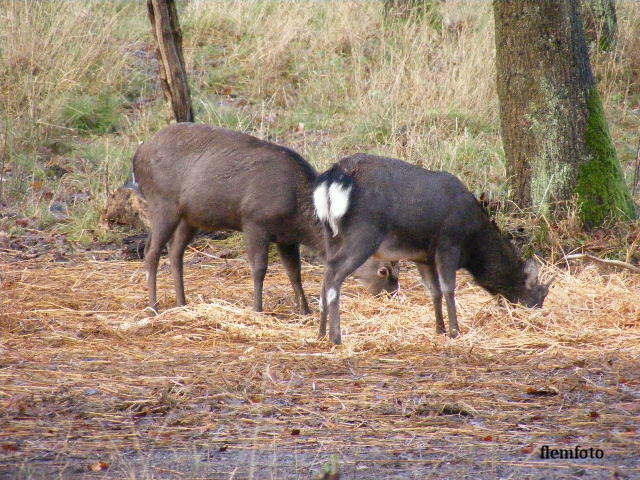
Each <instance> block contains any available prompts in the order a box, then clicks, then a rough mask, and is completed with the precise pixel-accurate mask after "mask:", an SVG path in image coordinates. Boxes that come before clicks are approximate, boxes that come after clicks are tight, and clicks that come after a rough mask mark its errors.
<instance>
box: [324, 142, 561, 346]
mask: <svg viewBox="0 0 640 480" xmlns="http://www.w3.org/2000/svg"><path fill="white" fill-rule="evenodd" d="M313 196H314V205H315V209H316V214H317V216H318V218H319V219H320V220H321V221H322V222H323V223H324V225H325V238H326V242H327V247H326V252H327V254H326V270H325V274H324V282H323V286H322V293H321V302H320V304H321V305H322V310H321V316H320V336H321V337H324V336H325V335H326V325H327V317H328V318H329V320H330V326H329V338H330V340H331V341H332V342H333V343H335V344H339V343H340V342H341V335H340V309H339V301H340V287H341V285H342V282H343V280H344V279H345V278H346V276H347V275H349V274H351V272H353V271H354V270H355V269H356V268H358V267H359V266H360V265H361V264H362V263H363V262H364V261H365V260H366V259H367V258H369V257H371V256H372V255H373V258H377V259H381V260H387V261H397V260H409V261H412V262H414V263H415V264H416V266H417V267H418V271H419V272H420V276H421V277H422V281H423V283H424V285H425V286H426V287H427V289H428V290H429V291H430V293H431V298H432V299H433V304H434V308H435V317H436V332H437V333H445V332H446V330H445V325H444V321H443V317H442V297H443V296H444V298H445V301H446V304H447V313H448V316H449V336H451V337H452V338H453V337H456V336H458V335H459V328H458V320H457V317H456V305H455V299H454V290H455V285H456V271H457V270H458V269H459V268H465V269H466V270H468V271H469V272H470V273H471V275H472V276H473V278H474V279H475V281H476V282H477V283H478V284H479V285H480V286H482V287H483V288H484V289H485V290H487V291H488V292H490V293H492V294H501V295H504V296H505V297H506V298H507V299H508V300H509V301H511V302H518V303H521V304H523V305H526V306H528V307H541V306H542V302H543V301H544V298H545V297H546V295H547V293H548V291H549V285H548V284H547V285H541V284H540V283H538V267H537V266H536V263H535V261H534V260H533V259H529V260H527V261H526V262H523V261H522V260H521V259H520V258H519V256H518V254H517V253H516V250H515V248H514V247H513V246H512V245H511V243H510V242H509V240H507V239H506V238H505V237H504V236H503V235H502V234H501V233H500V231H499V230H498V227H497V226H496V225H495V223H494V222H492V221H491V220H489V218H488V216H487V214H486V212H485V211H484V209H483V208H482V207H481V206H480V205H479V203H478V201H477V200H476V198H475V197H474V196H473V194H471V193H470V192H469V190H467V188H466V187H465V186H464V185H463V184H462V182H461V181H460V180H459V179H458V178H456V177H455V176H453V175H451V174H449V173H446V172H433V171H429V170H425V169H423V168H420V167H418V166H415V165H411V164H408V163H405V162H402V161H400V160H394V159H390V158H383V157H376V156H373V155H365V154H357V155H353V156H351V157H348V158H345V159H343V160H341V161H340V162H338V163H337V164H335V165H334V166H333V167H332V168H331V169H329V170H328V171H327V172H325V173H323V174H322V175H320V177H318V180H317V181H316V187H315V189H314V192H313Z"/></svg>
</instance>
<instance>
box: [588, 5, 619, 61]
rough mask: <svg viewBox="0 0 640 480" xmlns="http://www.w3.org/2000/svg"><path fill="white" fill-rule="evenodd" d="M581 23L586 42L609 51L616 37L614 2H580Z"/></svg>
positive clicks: (616, 19)
mask: <svg viewBox="0 0 640 480" xmlns="http://www.w3.org/2000/svg"><path fill="white" fill-rule="evenodd" d="M582 23H583V25H584V30H585V35H586V37H587V41H589V42H596V43H597V44H598V46H599V47H600V48H601V49H602V50H609V49H610V48H611V47H612V46H613V44H614V43H615V41H616V36H617V35H618V17H617V15H616V5H615V1H614V0H582Z"/></svg>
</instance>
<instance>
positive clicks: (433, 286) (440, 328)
mask: <svg viewBox="0 0 640 480" xmlns="http://www.w3.org/2000/svg"><path fill="white" fill-rule="evenodd" d="M416 267H418V272H420V277H421V278H422V284H423V285H424V286H425V288H426V289H427V290H429V293H430V294H431V300H432V301H433V309H434V311H435V315H436V333H437V334H438V335H442V334H443V333H447V330H446V329H445V327H444V318H443V316H442V290H440V281H439V280H438V274H437V272H436V269H435V266H434V265H429V264H426V263H416Z"/></svg>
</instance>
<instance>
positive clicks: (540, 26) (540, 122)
mask: <svg viewBox="0 0 640 480" xmlns="http://www.w3.org/2000/svg"><path fill="white" fill-rule="evenodd" d="M493 7H494V16H495V28H496V70H497V89H498V98H499V100H500V120H501V128H502V141H503V145H504V150H505V154H506V158H507V170H508V173H509V177H510V182H511V187H512V196H513V199H514V200H515V202H516V203H517V204H518V205H520V206H522V207H529V206H535V207H538V208H540V209H541V210H542V211H543V212H546V213H555V214H559V213H561V212H562V211H564V208H562V207H563V206H566V204H567V203H568V202H569V201H572V200H574V199H576V197H577V201H578V207H579V212H580V216H581V219H582V220H583V223H584V224H585V226H588V227H590V226H595V225H600V224H602V222H603V221H604V220H605V219H606V218H607V217H612V218H632V217H633V216H634V205H633V201H632V199H631V195H630V193H629V189H628V187H627V186H626V184H625V182H624V178H623V175H622V171H621V169H620V164H619V162H618V159H617V156H616V151H615V149H614V147H613V143H612V140H611V135H610V133H609V129H608V126H607V121H606V119H605V116H604V111H603V108H602V102H601V99H600V95H599V93H598V90H597V88H596V85H595V79H594V77H593V73H592V71H591V64H590V62H589V55H588V51H587V46H586V42H585V38H584V32H583V29H582V22H581V20H580V7H579V5H578V3H577V0H519V1H504V0H494V2H493Z"/></svg>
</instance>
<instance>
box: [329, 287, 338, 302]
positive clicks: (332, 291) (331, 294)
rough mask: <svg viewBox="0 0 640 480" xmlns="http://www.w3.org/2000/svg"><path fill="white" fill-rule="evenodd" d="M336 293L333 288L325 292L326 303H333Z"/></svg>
mask: <svg viewBox="0 0 640 480" xmlns="http://www.w3.org/2000/svg"><path fill="white" fill-rule="evenodd" d="M337 296H338V293H337V292H336V289H335V288H330V289H329V291H328V292H327V303H333V302H334V301H335V300H336V297H337Z"/></svg>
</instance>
